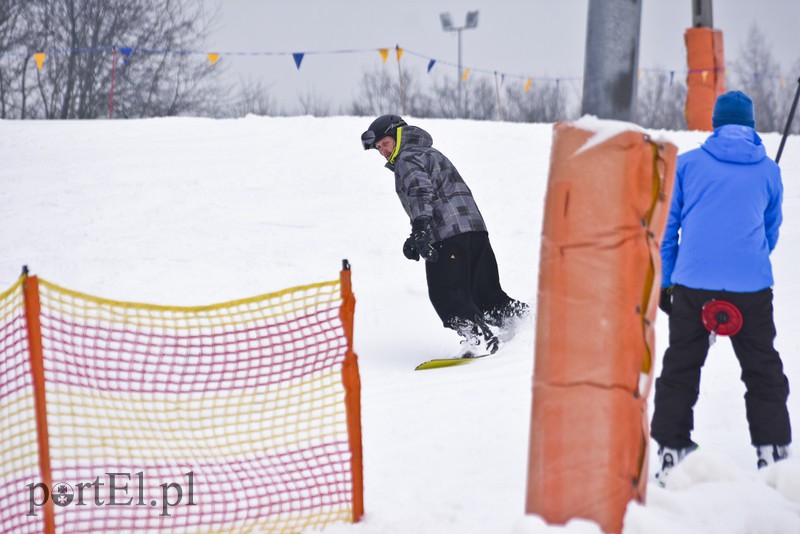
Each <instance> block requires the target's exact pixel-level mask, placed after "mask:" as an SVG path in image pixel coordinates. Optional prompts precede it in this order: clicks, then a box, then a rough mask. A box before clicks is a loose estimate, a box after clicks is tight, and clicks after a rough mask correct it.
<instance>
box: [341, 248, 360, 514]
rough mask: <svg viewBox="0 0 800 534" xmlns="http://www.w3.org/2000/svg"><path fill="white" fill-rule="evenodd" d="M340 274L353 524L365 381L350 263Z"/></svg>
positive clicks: (357, 496)
mask: <svg viewBox="0 0 800 534" xmlns="http://www.w3.org/2000/svg"><path fill="white" fill-rule="evenodd" d="M342 263H343V268H342V271H341V273H340V280H341V287H342V290H341V291H342V306H341V308H340V311H339V316H340V317H341V320H342V325H343V327H344V333H345V336H346V337H347V355H346V356H345V359H344V365H343V366H342V382H343V383H344V390H345V404H346V406H347V434H348V439H349V440H350V454H351V455H352V457H351V459H350V468H351V469H350V471H351V473H352V475H351V476H352V483H353V523H358V521H359V520H360V519H361V516H363V515H364V467H363V460H362V458H363V454H362V444H361V378H360V376H359V373H358V356H356V353H355V351H354V350H353V321H354V317H355V309H356V297H355V295H353V286H352V282H351V280H350V264H349V263H348V262H347V260H344V261H343V262H342Z"/></svg>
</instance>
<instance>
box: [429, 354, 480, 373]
mask: <svg viewBox="0 0 800 534" xmlns="http://www.w3.org/2000/svg"><path fill="white" fill-rule="evenodd" d="M487 356H491V354H482V355H480V356H470V357H469V358H437V359H434V360H428V361H426V362H422V363H421V364H419V365H418V366H417V367H416V368H414V370H415V371H424V370H426V369H441V368H442V367H456V366H458V365H466V364H468V363H472V362H474V361H475V360H480V359H481V358H485V357H487Z"/></svg>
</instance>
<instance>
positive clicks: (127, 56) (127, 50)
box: [119, 46, 133, 65]
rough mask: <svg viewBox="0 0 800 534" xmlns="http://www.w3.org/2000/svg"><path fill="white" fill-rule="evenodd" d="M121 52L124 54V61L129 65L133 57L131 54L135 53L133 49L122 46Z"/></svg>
mask: <svg viewBox="0 0 800 534" xmlns="http://www.w3.org/2000/svg"><path fill="white" fill-rule="evenodd" d="M119 53H120V54H122V62H123V63H124V64H125V65H127V64H128V60H129V59H130V58H131V54H132V53H133V49H132V48H129V47H127V46H126V47H124V48H120V49H119Z"/></svg>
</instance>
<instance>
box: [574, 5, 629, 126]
mask: <svg viewBox="0 0 800 534" xmlns="http://www.w3.org/2000/svg"><path fill="white" fill-rule="evenodd" d="M642 1H643V0H589V17H588V20H587V23H586V24H587V28H586V56H585V58H586V59H585V60H584V75H583V102H582V106H581V107H582V113H583V114H584V115H595V116H596V117H598V118H601V119H616V120H622V121H629V122H635V120H636V84H637V78H638V70H639V27H640V25H641V18H642Z"/></svg>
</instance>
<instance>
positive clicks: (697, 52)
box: [684, 28, 725, 131]
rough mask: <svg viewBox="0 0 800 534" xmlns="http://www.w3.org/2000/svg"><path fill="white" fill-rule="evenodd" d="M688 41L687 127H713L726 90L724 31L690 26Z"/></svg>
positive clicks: (687, 35)
mask: <svg viewBox="0 0 800 534" xmlns="http://www.w3.org/2000/svg"><path fill="white" fill-rule="evenodd" d="M684 39H685V41H686V63H687V66H688V67H689V74H688V75H687V77H686V127H687V128H689V129H690V130H707V131H711V130H712V129H713V128H712V126H711V116H712V114H713V111H714V102H715V101H716V99H717V96H718V95H721V94H722V93H724V92H725V53H724V50H723V46H722V32H721V31H720V30H715V29H713V28H689V29H688V30H686V33H685V34H684Z"/></svg>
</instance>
